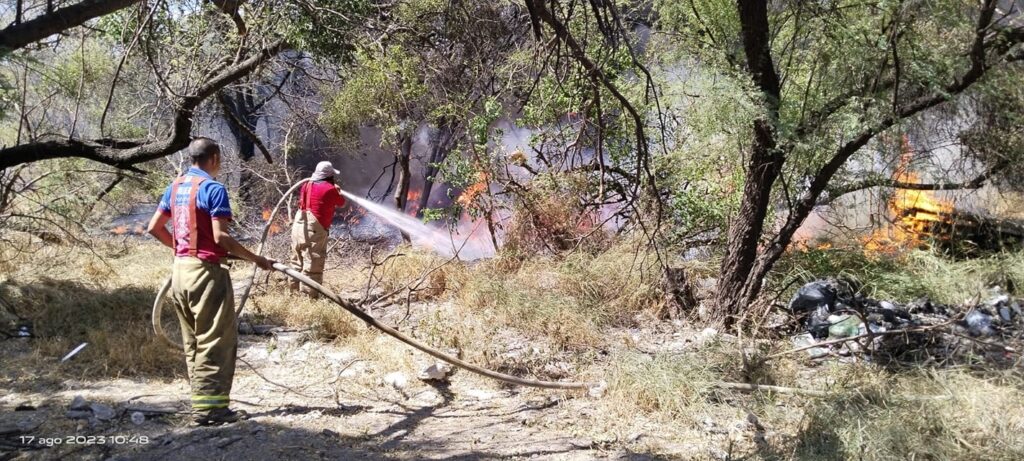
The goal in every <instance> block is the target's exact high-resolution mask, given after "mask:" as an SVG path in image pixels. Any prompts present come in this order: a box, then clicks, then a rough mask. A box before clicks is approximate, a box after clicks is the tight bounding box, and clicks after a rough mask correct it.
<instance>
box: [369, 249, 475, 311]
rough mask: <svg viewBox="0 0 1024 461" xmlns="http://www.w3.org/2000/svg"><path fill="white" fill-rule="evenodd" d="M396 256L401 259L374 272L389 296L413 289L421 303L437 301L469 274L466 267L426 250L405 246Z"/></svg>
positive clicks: (395, 252) (394, 260) (394, 259)
mask: <svg viewBox="0 0 1024 461" xmlns="http://www.w3.org/2000/svg"><path fill="white" fill-rule="evenodd" d="M393 254H396V255H400V256H395V257H393V258H390V259H388V260H387V261H386V262H385V263H384V264H382V265H381V266H380V267H378V268H377V269H376V271H375V272H374V276H375V277H379V279H380V288H381V289H382V290H383V291H384V292H385V293H390V292H392V291H394V290H398V289H403V288H405V287H409V288H412V289H414V290H415V291H416V296H417V297H418V298H419V299H432V298H437V297H439V296H441V295H443V294H444V293H445V291H447V290H448V289H449V288H450V287H453V286H454V285H453V284H452V283H451V282H450V280H452V279H459V278H461V275H460V274H462V273H463V272H465V270H466V268H465V263H462V262H459V261H449V260H448V259H445V258H442V257H441V256H438V255H437V254H435V253H432V252H430V251H427V250H423V249H418V248H411V247H408V246H402V247H399V248H397V249H396V250H395V251H394V252H393Z"/></svg>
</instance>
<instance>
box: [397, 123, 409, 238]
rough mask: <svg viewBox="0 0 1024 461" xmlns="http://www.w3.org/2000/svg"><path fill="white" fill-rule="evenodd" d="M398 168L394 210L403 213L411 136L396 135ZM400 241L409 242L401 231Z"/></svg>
mask: <svg viewBox="0 0 1024 461" xmlns="http://www.w3.org/2000/svg"><path fill="white" fill-rule="evenodd" d="M395 157H396V160H397V162H396V163H395V168H398V188H397V189H396V190H395V208H397V209H398V211H401V212H405V206H406V204H407V203H408V201H409V179H410V175H409V158H410V157H412V135H411V134H409V133H401V134H399V135H398V151H397V152H396V153H395ZM402 240H405V241H406V242H408V241H410V240H411V239H410V238H409V234H407V233H406V232H405V231H402Z"/></svg>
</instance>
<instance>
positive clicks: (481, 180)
mask: <svg viewBox="0 0 1024 461" xmlns="http://www.w3.org/2000/svg"><path fill="white" fill-rule="evenodd" d="M476 180H477V182H476V183H474V184H473V185H471V186H469V187H467V188H466V190H464V191H462V194H460V195H459V198H458V199H456V201H457V202H459V205H462V206H463V207H466V208H469V206H470V205H472V204H473V202H474V201H476V198H477V196H479V195H480V194H481V193H482V192H484V191H486V190H487V184H488V182H487V174H486V173H483V172H479V173H477V174H476Z"/></svg>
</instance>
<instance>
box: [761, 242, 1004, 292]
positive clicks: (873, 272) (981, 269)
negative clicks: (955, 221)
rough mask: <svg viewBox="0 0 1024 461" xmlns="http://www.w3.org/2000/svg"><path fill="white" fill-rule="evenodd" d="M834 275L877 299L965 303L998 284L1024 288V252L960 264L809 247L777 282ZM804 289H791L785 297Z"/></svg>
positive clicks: (783, 266) (785, 263)
mask: <svg viewBox="0 0 1024 461" xmlns="http://www.w3.org/2000/svg"><path fill="white" fill-rule="evenodd" d="M829 276H832V277H836V276H838V277H843V278H846V279H849V280H853V281H855V282H857V283H859V285H861V287H862V291H863V292H864V294H865V295H867V296H871V297H873V298H876V299H889V300H895V301H897V302H906V301H910V300H913V299H916V298H919V297H921V296H928V297H930V298H931V299H933V300H935V301H938V302H940V303H944V304H961V303H964V302H965V301H968V300H969V299H972V298H979V297H982V296H985V295H986V294H987V290H988V288H989V287H991V286H993V285H999V286H1002V287H1003V288H1005V289H1008V290H1011V292H1012V290H1013V289H1015V288H1016V289H1020V287H1024V251H1021V252H1006V253H996V254H992V255H989V256H986V257H983V258H975V259H967V260H962V261H955V260H951V259H948V258H945V257H942V256H939V255H935V254H933V253H931V252H929V251H921V250H917V251H910V252H908V253H905V254H902V255H897V256H885V255H878V256H874V257H867V256H865V255H864V254H863V252H862V251H860V250H859V249H842V248H833V249H827V250H820V249H810V250H807V251H796V252H790V253H789V254H787V255H786V257H785V258H784V259H783V260H782V261H780V264H779V268H778V270H777V272H776V275H775V276H774V279H775V280H774V284H776V285H781V284H784V283H788V282H789V281H791V280H794V279H795V280H797V281H810V280H813V279H815V278H821V277H829ZM799 286H800V284H799V283H797V284H794V285H792V286H791V287H790V289H789V291H788V292H787V293H786V294H785V295H784V296H783V297H782V299H788V298H787V296H789V295H791V294H792V292H794V291H795V290H796V289H797V288H798V287H799Z"/></svg>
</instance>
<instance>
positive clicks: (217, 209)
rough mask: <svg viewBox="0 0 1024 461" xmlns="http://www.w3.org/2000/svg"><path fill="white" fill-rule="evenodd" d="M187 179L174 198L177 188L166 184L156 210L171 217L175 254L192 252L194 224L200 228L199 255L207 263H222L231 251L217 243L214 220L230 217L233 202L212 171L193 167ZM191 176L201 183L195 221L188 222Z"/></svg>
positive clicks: (197, 252) (186, 174)
mask: <svg viewBox="0 0 1024 461" xmlns="http://www.w3.org/2000/svg"><path fill="white" fill-rule="evenodd" d="M184 176H185V178H184V179H186V180H185V181H183V182H181V183H180V184H179V185H178V190H177V192H176V194H175V196H174V197H173V199H172V197H171V191H172V190H173V189H174V184H173V183H172V184H171V185H169V186H167V190H165V191H164V195H163V197H161V198H160V204H159V205H158V206H157V209H158V210H160V212H161V213H163V214H164V215H167V216H169V217H170V218H171V227H172V229H171V235H173V236H174V255H175V256H188V255H189V246H190V242H189V238H190V233H191V226H193V225H194V226H195V227H196V230H197V233H196V235H197V238H196V240H197V241H196V257H197V258H199V259H201V260H203V261H207V262H211V263H215V264H216V263H219V262H220V259H221V258H223V257H225V256H227V254H228V252H227V251H226V250H225V249H223V248H221V246H220V245H217V242H216V241H215V240H214V239H213V220H214V219H224V220H231V204H230V203H229V202H228V191H227V189H226V188H225V187H224V185H223V184H221V183H219V182H217V181H215V180H214V179H213V177H212V176H210V175H209V173H207V172H205V171H203V170H201V169H199V168H196V167H192V168H189V170H188V171H187V172H185V175H184ZM191 179H198V180H201V181H202V182H201V183H200V184H199V188H198V190H197V191H196V195H195V197H196V203H195V206H196V213H195V216H196V222H195V223H194V224H193V223H190V222H189V214H188V212H187V211H188V207H189V205H190V204H189V198H190V197H191V194H192V182H191V181H190V180H191ZM172 209H179V210H183V211H184V212H179V213H177V215H178V216H175V213H173V212H172Z"/></svg>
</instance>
